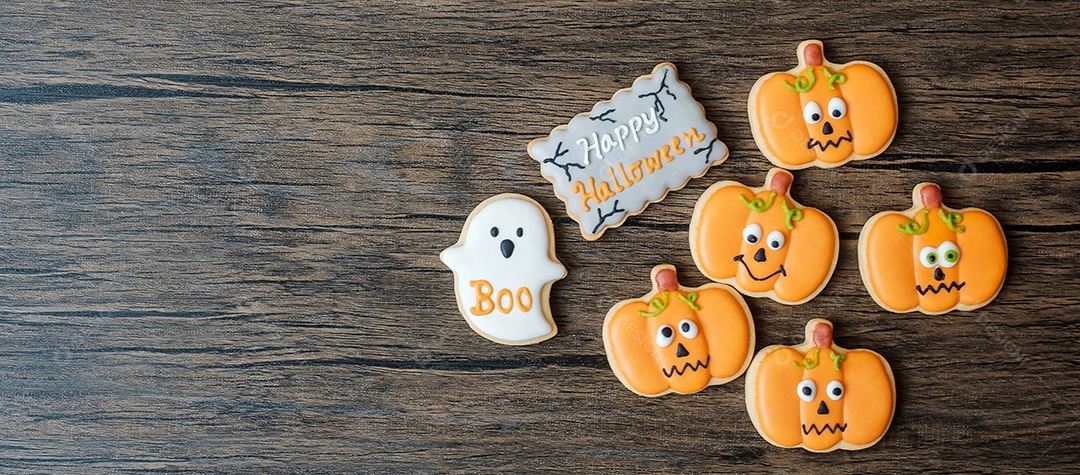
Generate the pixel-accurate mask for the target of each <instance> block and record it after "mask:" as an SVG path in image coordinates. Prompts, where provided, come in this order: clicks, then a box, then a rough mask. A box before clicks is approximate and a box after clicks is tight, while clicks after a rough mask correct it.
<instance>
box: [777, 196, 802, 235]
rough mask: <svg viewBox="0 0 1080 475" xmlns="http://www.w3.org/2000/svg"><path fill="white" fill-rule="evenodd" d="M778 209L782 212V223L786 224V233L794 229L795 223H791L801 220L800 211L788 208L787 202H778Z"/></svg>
mask: <svg viewBox="0 0 1080 475" xmlns="http://www.w3.org/2000/svg"><path fill="white" fill-rule="evenodd" d="M780 207H781V208H783V210H784V222H785V223H787V228H788V231H790V230H792V229H795V223H793V222H792V221H798V220H801V219H802V210H801V209H799V208H788V207H787V200H780Z"/></svg>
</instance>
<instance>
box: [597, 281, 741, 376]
mask: <svg viewBox="0 0 1080 475" xmlns="http://www.w3.org/2000/svg"><path fill="white" fill-rule="evenodd" d="M652 280H653V290H652V292H649V293H648V294H646V295H645V296H644V297H642V298H640V299H630V300H624V301H622V302H619V304H617V305H615V306H614V307H612V309H611V310H610V311H609V312H608V314H607V318H605V319H604V349H605V350H606V351H607V358H608V363H609V364H610V365H611V369H612V371H614V372H615V376H617V377H618V378H619V381H622V383H623V384H624V385H626V387H627V388H630V390H631V391H633V392H635V393H637V394H640V395H642V396H649V397H653V396H663V395H664V394H668V393H672V392H677V393H680V394H689V393H695V392H698V391H700V390H702V389H705V387H706V386H712V385H717V384H724V383H726V382H728V381H731V380H732V379H735V378H737V377H738V376H739V375H740V374H742V373H743V371H745V370H746V365H747V364H749V362H750V356H752V355H753V352H754V320H753V318H752V317H751V316H750V309H749V308H747V306H746V302H744V301H743V299H742V297H740V296H739V294H738V293H737V292H735V291H734V290H731V288H729V287H728V286H726V285H719V284H708V285H704V286H701V287H697V288H693V289H691V288H686V287H683V286H682V285H680V284H679V280H678V278H677V277H676V275H675V267H674V266H671V265H666V264H665V265H659V266H656V267H654V268H653V270H652Z"/></svg>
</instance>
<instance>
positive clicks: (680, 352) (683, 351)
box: [675, 343, 690, 358]
mask: <svg viewBox="0 0 1080 475" xmlns="http://www.w3.org/2000/svg"><path fill="white" fill-rule="evenodd" d="M689 355H690V352H689V351H686V347H685V346H682V343H679V347H678V348H676V349H675V356H678V357H679V358H683V357H686V356H689Z"/></svg>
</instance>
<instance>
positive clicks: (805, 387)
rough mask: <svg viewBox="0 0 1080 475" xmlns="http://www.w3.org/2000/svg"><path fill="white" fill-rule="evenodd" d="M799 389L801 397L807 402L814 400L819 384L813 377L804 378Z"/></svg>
mask: <svg viewBox="0 0 1080 475" xmlns="http://www.w3.org/2000/svg"><path fill="white" fill-rule="evenodd" d="M798 391H799V399H802V400H803V401H806V402H812V401H813V400H814V396H816V395H817V384H814V380H812V379H804V380H802V382H801V383H799V387H798Z"/></svg>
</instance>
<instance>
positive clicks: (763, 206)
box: [739, 191, 776, 213]
mask: <svg viewBox="0 0 1080 475" xmlns="http://www.w3.org/2000/svg"><path fill="white" fill-rule="evenodd" d="M774 198H776V192H775V191H774V192H772V193H769V200H768V201H761V198H754V199H753V201H750V200H747V199H746V197H745V196H743V195H739V201H742V203H743V204H744V205H746V207H747V208H750V209H752V210H754V211H755V212H758V213H764V212H765V210H767V209H769V208H770V207H772V204H773V199H774Z"/></svg>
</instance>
